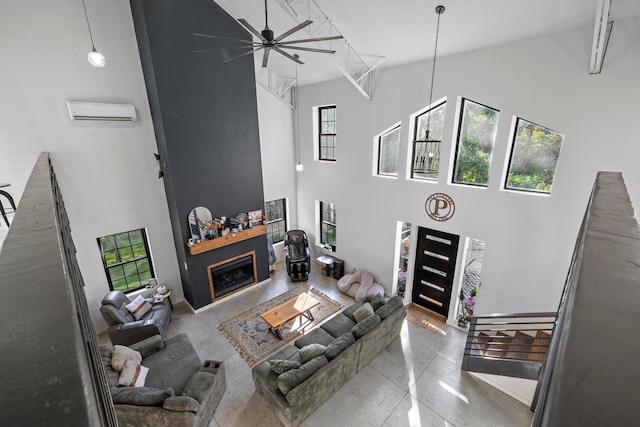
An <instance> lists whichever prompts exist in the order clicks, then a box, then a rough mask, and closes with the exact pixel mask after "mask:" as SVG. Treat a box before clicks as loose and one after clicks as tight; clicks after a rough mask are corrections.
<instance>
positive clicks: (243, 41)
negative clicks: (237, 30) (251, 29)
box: [193, 33, 260, 44]
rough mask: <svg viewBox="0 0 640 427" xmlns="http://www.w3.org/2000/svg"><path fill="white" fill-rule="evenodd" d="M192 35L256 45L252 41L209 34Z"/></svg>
mask: <svg viewBox="0 0 640 427" xmlns="http://www.w3.org/2000/svg"><path fill="white" fill-rule="evenodd" d="M193 35H194V36H198V37H207V38H209V39H224V40H233V41H235V42H241V43H248V44H256V42H254V41H253V40H251V41H249V40H243V39H236V38H233V37H223V36H212V35H210V34H200V33H193ZM258 44H260V43H258Z"/></svg>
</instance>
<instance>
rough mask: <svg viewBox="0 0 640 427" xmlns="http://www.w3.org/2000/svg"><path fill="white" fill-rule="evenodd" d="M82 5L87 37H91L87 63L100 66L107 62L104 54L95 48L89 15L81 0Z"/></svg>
mask: <svg viewBox="0 0 640 427" xmlns="http://www.w3.org/2000/svg"><path fill="white" fill-rule="evenodd" d="M82 7H83V9H84V17H85V18H86V20H87V28H88V29H89V39H91V52H89V54H88V55H87V60H88V61H89V64H91V65H93V66H94V67H97V68H102V67H104V66H105V65H106V64H107V60H106V59H105V57H104V55H103V54H101V53H100V52H98V51H97V50H96V46H95V44H94V43H93V34H92V33H91V25H89V15H87V5H86V4H84V0H82Z"/></svg>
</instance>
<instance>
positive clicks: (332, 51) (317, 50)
mask: <svg viewBox="0 0 640 427" xmlns="http://www.w3.org/2000/svg"><path fill="white" fill-rule="evenodd" d="M281 47H282V48H283V49H295V50H306V51H308V52H320V53H332V54H333V53H336V51H335V50H329V49H317V48H315V47H303V46H281Z"/></svg>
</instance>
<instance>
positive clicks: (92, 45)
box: [82, 0, 96, 50]
mask: <svg viewBox="0 0 640 427" xmlns="http://www.w3.org/2000/svg"><path fill="white" fill-rule="evenodd" d="M82 7H83V9H84V18H85V19H86V21H87V28H88V29H89V38H90V39H91V48H92V49H93V50H96V45H95V44H94V43H93V34H91V25H89V15H87V5H86V4H84V0H82Z"/></svg>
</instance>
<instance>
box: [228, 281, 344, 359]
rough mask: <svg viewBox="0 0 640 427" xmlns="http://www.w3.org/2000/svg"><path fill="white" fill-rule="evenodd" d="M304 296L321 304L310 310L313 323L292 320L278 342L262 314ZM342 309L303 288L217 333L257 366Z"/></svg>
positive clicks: (236, 319)
mask: <svg viewBox="0 0 640 427" xmlns="http://www.w3.org/2000/svg"><path fill="white" fill-rule="evenodd" d="M304 292H309V293H310V294H311V295H312V296H313V297H314V298H315V299H317V300H318V301H320V305H318V306H316V307H314V308H312V309H311V314H312V315H313V318H314V320H313V321H310V320H308V319H307V318H305V317H304V316H300V317H298V318H296V319H294V320H292V321H291V322H289V323H287V324H286V325H285V326H283V327H282V328H280V332H281V333H282V340H279V339H278V338H276V337H275V336H274V335H273V334H272V333H271V332H269V325H267V322H265V321H264V320H262V318H261V317H260V314H261V313H264V312H265V311H268V310H270V309H272V308H274V307H277V306H279V305H280V304H284V303H285V302H287V301H288V300H290V299H292V298H295V297H296V296H298V295H300V294H302V293H304ZM342 307H343V305H342V304H340V303H339V302H337V301H334V300H332V299H331V298H329V297H328V296H327V295H325V294H323V293H322V292H320V291H318V290H316V289H315V288H313V287H311V288H310V287H309V286H305V285H303V286H298V287H295V288H293V289H290V290H288V291H287V292H285V293H283V294H281V295H278V296H277V297H275V298H273V299H270V300H269V301H265V302H263V303H262V304H259V305H257V306H256V307H254V308H252V309H250V310H247V311H245V312H244V313H242V314H239V315H237V316H234V317H232V318H231V319H229V320H226V321H224V322H222V323H220V326H218V330H219V331H220V332H222V333H223V334H224V335H225V336H226V337H227V339H228V340H229V341H230V342H231V345H232V346H233V347H234V348H235V349H236V350H237V351H238V353H240V355H241V356H242V357H244V360H246V362H247V363H248V364H249V366H254V365H255V364H256V363H258V362H259V361H260V360H262V359H264V358H265V357H266V356H268V355H269V354H271V353H273V352H274V351H276V350H278V349H279V348H281V347H283V346H284V345H285V344H287V343H289V342H291V341H293V340H295V339H296V338H298V337H299V336H300V335H303V334H304V333H305V332H307V331H309V330H310V329H312V328H313V327H314V326H316V325H318V324H319V323H321V322H322V321H323V320H325V319H326V318H327V317H329V316H331V315H332V314H334V313H336V312H337V311H338V310H340V309H341V308H342Z"/></svg>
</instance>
